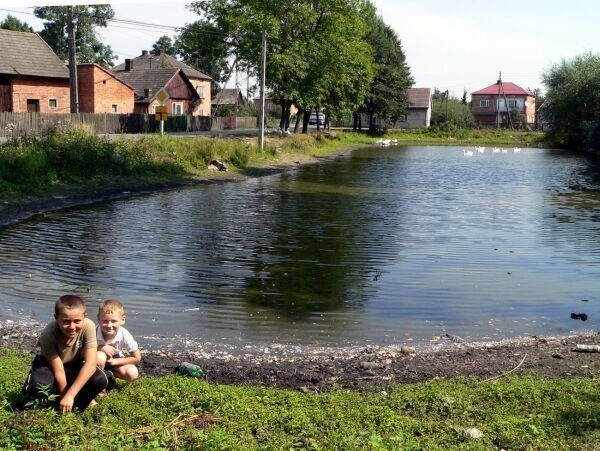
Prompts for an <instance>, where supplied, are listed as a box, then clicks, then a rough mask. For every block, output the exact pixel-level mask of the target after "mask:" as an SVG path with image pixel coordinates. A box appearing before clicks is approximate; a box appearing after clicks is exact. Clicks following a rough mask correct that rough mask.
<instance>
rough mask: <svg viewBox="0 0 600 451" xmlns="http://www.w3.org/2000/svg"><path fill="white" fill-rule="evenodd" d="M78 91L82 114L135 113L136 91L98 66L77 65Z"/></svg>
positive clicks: (91, 64) (92, 64)
mask: <svg viewBox="0 0 600 451" xmlns="http://www.w3.org/2000/svg"><path fill="white" fill-rule="evenodd" d="M77 91H78V97H79V111H80V112H81V113H114V114H129V113H133V111H134V96H135V89H134V88H133V87H132V86H130V85H128V84H127V83H125V82H124V81H123V80H121V79H119V78H117V77H116V76H115V74H113V73H112V72H109V71H108V70H106V69H104V68H103V67H102V66H99V65H98V64H95V63H84V64H78V65H77Z"/></svg>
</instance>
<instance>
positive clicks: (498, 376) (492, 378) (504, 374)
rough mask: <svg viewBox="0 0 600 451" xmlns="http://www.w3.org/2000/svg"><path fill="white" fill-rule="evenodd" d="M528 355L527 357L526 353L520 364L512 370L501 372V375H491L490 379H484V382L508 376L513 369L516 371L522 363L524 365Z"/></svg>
mask: <svg viewBox="0 0 600 451" xmlns="http://www.w3.org/2000/svg"><path fill="white" fill-rule="evenodd" d="M526 357H527V354H525V355H524V356H523V359H521V361H520V362H519V364H518V365H517V366H515V367H514V368H513V369H512V370H510V371H507V372H506V373H502V374H499V375H497V376H494V377H490V378H488V379H484V380H483V382H488V381H493V380H494V379H500V378H501V377H503V376H506V375H507V374H510V373H512V372H513V371H516V370H517V369H518V368H519V367H520V366H521V365H523V362H524V361H525V358H526Z"/></svg>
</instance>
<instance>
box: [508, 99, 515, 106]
mask: <svg viewBox="0 0 600 451" xmlns="http://www.w3.org/2000/svg"><path fill="white" fill-rule="evenodd" d="M508 107H509V108H516V107H517V101H516V100H515V99H510V100H509V101H508Z"/></svg>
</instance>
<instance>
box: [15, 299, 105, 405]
mask: <svg viewBox="0 0 600 451" xmlns="http://www.w3.org/2000/svg"><path fill="white" fill-rule="evenodd" d="M54 318H55V320H54V321H51V322H50V323H49V324H48V325H47V326H46V327H45V328H44V330H43V331H42V333H41V335H40V338H39V341H38V343H39V345H40V348H41V354H38V355H37V356H36V357H35V358H34V360H33V364H32V367H31V371H30V373H29V376H28V378H27V381H25V385H24V387H23V388H24V390H25V391H26V392H27V393H30V394H32V395H35V396H36V397H38V398H40V399H41V400H42V404H44V403H46V402H47V395H46V394H45V393H44V391H46V390H45V389H44V387H48V388H49V389H50V393H55V394H58V396H59V398H58V409H59V410H60V411H61V412H71V411H73V410H78V411H83V410H85V408H86V407H87V406H88V405H89V404H90V403H91V402H92V400H93V399H94V398H95V397H96V396H97V395H98V393H100V392H101V391H102V390H104V389H106V388H107V386H108V384H109V376H110V374H108V375H107V373H105V372H104V371H102V370H100V369H98V368H97V361H96V350H97V347H98V343H97V341H96V327H95V325H94V322H93V321H92V320H91V319H89V318H88V317H87V316H86V308H85V303H84V302H83V299H81V298H80V297H79V296H74V295H65V296H61V297H60V298H59V299H58V301H57V302H56V304H55V306H54Z"/></svg>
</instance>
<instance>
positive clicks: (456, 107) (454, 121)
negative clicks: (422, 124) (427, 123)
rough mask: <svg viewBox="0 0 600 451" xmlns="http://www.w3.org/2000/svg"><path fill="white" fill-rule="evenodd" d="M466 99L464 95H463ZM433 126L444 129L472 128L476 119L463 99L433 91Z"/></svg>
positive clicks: (444, 92) (437, 90)
mask: <svg viewBox="0 0 600 451" xmlns="http://www.w3.org/2000/svg"><path fill="white" fill-rule="evenodd" d="M463 97H464V93H463ZM431 125H432V126H433V127H439V128H442V129H456V128H472V127H473V126H474V125H475V118H474V117H473V113H472V112H471V107H470V106H469V105H468V104H465V103H463V99H457V98H455V97H454V96H450V95H449V92H448V91H443V92H442V91H440V90H439V89H437V88H434V89H433V95H432V107H431Z"/></svg>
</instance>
